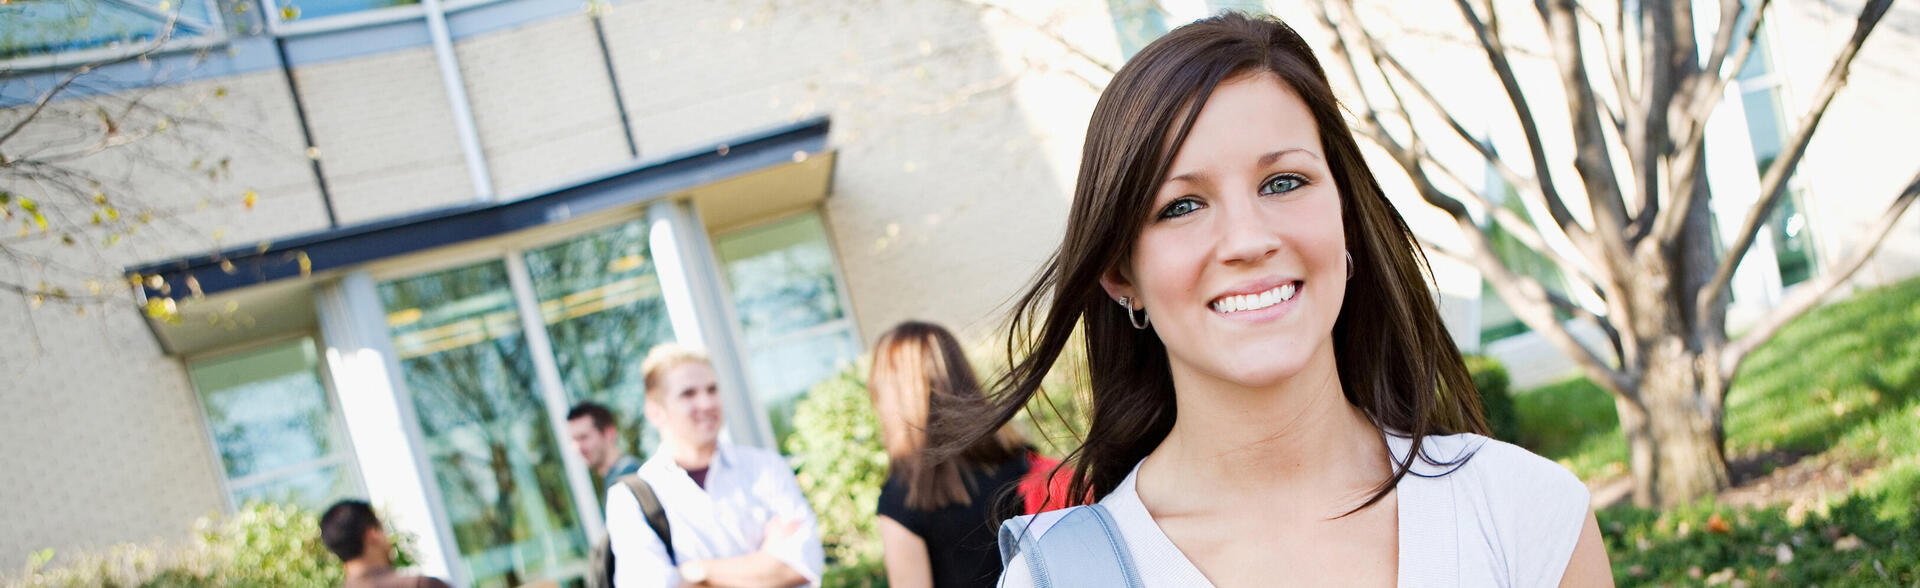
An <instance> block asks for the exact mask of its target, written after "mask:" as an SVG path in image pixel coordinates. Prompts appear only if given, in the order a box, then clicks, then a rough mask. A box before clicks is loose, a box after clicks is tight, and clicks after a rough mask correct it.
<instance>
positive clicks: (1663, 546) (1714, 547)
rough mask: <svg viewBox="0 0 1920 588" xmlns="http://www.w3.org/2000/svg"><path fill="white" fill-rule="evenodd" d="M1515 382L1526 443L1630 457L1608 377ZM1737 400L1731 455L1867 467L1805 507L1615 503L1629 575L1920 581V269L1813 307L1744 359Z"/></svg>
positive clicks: (1603, 462) (1597, 471) (1621, 560)
mask: <svg viewBox="0 0 1920 588" xmlns="http://www.w3.org/2000/svg"><path fill="white" fill-rule="evenodd" d="M1514 396H1515V397H1514V412H1515V414H1516V415H1517V420H1518V421H1519V424H1520V430H1521V433H1520V442H1521V444H1523V445H1526V446H1527V447H1529V448H1530V449H1533V450H1534V451H1536V452H1538V453H1540V454H1541V455H1545V456H1547V457H1550V458H1553V459H1555V460H1558V461H1559V462H1560V463H1562V464H1565V465H1566V466H1567V467H1568V468H1570V469H1572V470H1573V471H1574V473H1576V474H1579V475H1580V476H1581V477H1582V478H1583V479H1587V480H1597V479H1606V478H1612V477H1616V476H1619V475H1621V474H1623V473H1624V472H1625V471H1626V469H1625V459H1626V443H1625V441H1624V439H1623V438H1622V437H1621V434H1620V428H1619V423H1618V420H1617V419H1616V417H1615V415H1614V412H1613V401H1612V399H1611V398H1610V397H1609V396H1608V395H1607V393H1606V392H1605V391H1602V390H1601V389H1600V388H1598V387H1596V386H1594V385H1593V384H1592V383H1591V382H1588V381H1586V380H1584V379H1573V380H1569V381H1566V382H1562V383H1559V384H1554V385H1551V386H1546V387H1543V388H1538V389H1534V390H1528V391H1523V392H1519V393H1516V394H1515V395H1514ZM1727 402H1728V404H1727V421H1726V427H1727V450H1728V453H1729V455H1730V456H1733V457H1735V458H1739V457H1741V456H1749V455H1754V454H1756V453H1758V452H1763V451H1783V452H1788V453H1792V454H1796V455H1810V456H1812V457H1808V458H1807V459H1819V460H1823V462H1833V463H1852V464H1870V465H1871V468H1870V469H1868V470H1867V473H1866V474H1864V475H1861V476H1859V477H1858V478H1857V479H1855V480H1854V481H1853V482H1852V485H1851V489H1850V490H1849V491H1847V492H1845V493H1836V494H1834V495H1831V496H1824V497H1822V498H1821V499H1820V500H1819V501H1818V503H1817V504H1814V505H1812V506H1813V508H1810V509H1806V510H1807V511H1808V512H1806V513H1805V514H1800V513H1793V515H1792V516H1789V513H1788V509H1787V507H1786V505H1773V506H1767V507H1738V508H1735V507H1727V506H1723V505H1717V504H1713V503H1712V502H1711V501H1705V502H1702V503H1701V504H1697V505H1693V506H1690V507H1686V508H1681V509H1675V510H1673V511H1670V512H1665V513H1660V512H1651V511H1645V510H1639V509H1634V508H1630V507H1616V508H1612V509H1608V510H1606V511H1603V512H1601V513H1600V519H1601V525H1602V529H1603V530H1604V531H1605V535H1607V544H1608V552H1609V553H1610V554H1611V556H1612V557H1613V562H1614V574H1615V576H1616V579H1618V580H1619V581H1620V583H1621V584H1623V585H1636V584H1681V585H1687V584H1700V583H1703V582H1710V581H1711V580H1715V579H1721V580H1723V581H1727V580H1730V579H1735V578H1737V579H1740V580H1743V581H1744V582H1746V583H1750V584H1756V585H1768V584H1786V585H1808V584H1814V583H1819V584H1828V585H1833V584H1840V585H1858V584H1871V585H1898V586H1907V585H1920V523H1916V522H1915V521H1916V516H1920V508H1916V503H1920V279H1913V280H1908V281H1906V282H1902V283H1900V284H1895V285H1892V286H1888V287H1884V288H1879V289H1875V290H1871V291H1866V292H1861V293H1859V294H1857V295H1855V296H1854V297H1852V298H1850V299H1848V300H1846V301H1843V302H1840V303H1837V304H1833V305H1830V306H1827V307H1825V308H1821V309H1817V310H1815V311H1813V312H1810V313H1808V314H1807V315H1806V316H1804V317H1801V318H1800V320H1798V321H1796V322H1794V323H1793V324H1792V325H1789V326H1788V327H1787V328H1786V329H1784V330H1782V331H1781V332H1780V334H1779V335H1778V336H1776V337H1775V338H1774V339H1773V340H1772V341H1770V342H1769V343H1768V344H1767V345H1766V346H1764V347H1762V348H1761V349H1759V350H1757V351H1755V352H1754V354H1753V356H1751V357H1750V358H1749V359H1748V360H1747V362H1746V365H1744V366H1742V368H1741V370H1740V374H1739V376H1738V377H1737V378H1736V379H1735V381H1734V386H1733V391H1732V393H1731V395H1730V396H1729V397H1728V401H1727ZM1716 518H1717V519H1718V522H1714V519H1716ZM1716 573H1717V574H1720V575H1719V576H1717V577H1716V576H1715V574H1716ZM1728 576H1731V577H1732V578H1728Z"/></svg>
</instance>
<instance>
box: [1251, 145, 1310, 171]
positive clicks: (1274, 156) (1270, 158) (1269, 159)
mask: <svg viewBox="0 0 1920 588" xmlns="http://www.w3.org/2000/svg"><path fill="white" fill-rule="evenodd" d="M1289 153H1303V154H1306V155H1311V156H1313V158H1314V159H1321V157H1320V154H1318V153H1314V152H1312V151H1309V150H1307V148H1305V147H1288V148H1286V149H1281V150H1279V151H1275V152H1272V153H1268V154H1266V155H1262V156H1260V166H1261V167H1266V166H1269V165H1273V162H1275V161H1279V160H1280V158H1281V157H1285V156H1286V155H1287V154H1289Z"/></svg>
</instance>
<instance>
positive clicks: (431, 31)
mask: <svg viewBox="0 0 1920 588" xmlns="http://www.w3.org/2000/svg"><path fill="white" fill-rule="evenodd" d="M420 7H421V8H424V9H425V10H426V13H427V37H428V38H430V39H432V40H433V56H434V58H435V59H437V60H438V61H439V62H440V81H441V83H442V84H444V85H446V87H447V105H448V106H451V107H452V108H453V128H454V130H455V131H456V132H457V133H459V135H460V152H461V153H462V154H463V155H465V156H466V159H467V178H468V179H469V180H472V181H473V197H474V199H475V200H479V201H481V202H489V201H492V200H493V179H492V176H491V175H489V174H488V173H487V156H486V154H485V153H482V152H481V151H480V132H479V131H478V130H476V129H475V128H474V126H473V106H472V104H471V103H470V102H468V101H467V83H466V81H465V80H463V79H461V77H460V60H459V59H458V58H457V57H456V56H455V55H454V54H453V35H452V33H450V32H448V31H447V15H446V13H445V12H444V11H443V6H442V4H441V3H440V0H420Z"/></svg>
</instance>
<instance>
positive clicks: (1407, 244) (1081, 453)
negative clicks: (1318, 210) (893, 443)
mask: <svg viewBox="0 0 1920 588" xmlns="http://www.w3.org/2000/svg"><path fill="white" fill-rule="evenodd" d="M1258 72H1268V73H1272V74H1274V75H1276V76H1278V77H1279V79H1280V80H1281V81H1282V82H1284V83H1286V84H1287V85H1288V86H1290V87H1291V88H1292V89H1293V90H1294V91H1295V92H1297V93H1298V94H1299V95H1300V97H1301V99H1302V100H1303V101H1305V102H1306V105H1307V108H1308V109H1309V110H1310V111H1311V112H1312V114H1313V118H1314V122H1315V123H1316V124H1317V125H1318V127H1319V131H1320V140H1321V147H1322V148H1323V149H1324V151H1325V153H1326V156H1327V163H1328V166H1329V168H1331V171H1332V173H1333V175H1334V178H1335V183H1336V184H1337V185H1338V186H1339V188H1340V201H1341V215H1340V216H1341V222H1342V224H1343V225H1344V227H1345V234H1346V241H1347V243H1348V245H1347V247H1348V250H1349V253H1350V254H1351V255H1352V256H1353V270H1354V271H1353V277H1352V279H1351V280H1350V281H1349V283H1348V285H1347V288H1346V297H1345V299H1344V300H1343V301H1342V303H1341V309H1342V311H1341V313H1340V317H1339V318H1338V320H1337V321H1336V322H1335V323H1334V326H1333V344H1334V354H1335V357H1337V358H1338V361H1337V363H1338V364H1339V368H1338V370H1339V378H1340V384H1341V387H1342V388H1343V389H1344V391H1345V395H1346V399H1347V401H1348V402H1350V403H1352V404H1353V405H1354V406H1356V407H1359V408H1360V410H1361V411H1363V412H1364V413H1365V414H1366V416H1367V418H1368V419H1369V420H1371V421H1372V422H1373V424H1374V426H1375V427H1378V428H1380V429H1382V430H1384V431H1389V432H1392V433H1393V434H1396V435H1406V436H1409V437H1411V439H1412V447H1411V450H1410V451H1409V452H1408V453H1407V454H1406V455H1405V456H1402V457H1400V458H1399V459H1397V460H1396V462H1395V464H1394V468H1393V470H1394V473H1393V475H1392V477H1390V478H1389V479H1387V480H1385V481H1383V482H1381V484H1380V486H1378V487H1377V488H1376V490H1375V493H1374V494H1373V496H1372V497H1371V498H1369V499H1368V501H1367V502H1366V503H1365V504H1362V505H1361V506H1360V507H1359V508H1356V509H1355V511H1358V510H1360V509H1364V508H1366V507H1368V506H1371V505H1373V504H1374V503H1377V502H1378V501H1379V500H1380V499H1381V498H1382V497H1384V496H1386V493H1387V492H1389V491H1391V490H1392V488H1393V486H1394V485H1396V484H1398V483H1399V481H1400V479H1401V478H1402V477H1404V476H1405V475H1406V474H1407V472H1408V470H1409V468H1410V467H1411V466H1412V463H1413V459H1414V456H1415V455H1421V456H1422V459H1423V460H1426V461H1428V462H1431V463H1435V464H1457V463H1460V461H1461V460H1463V459H1465V457H1456V458H1454V459H1453V460H1451V461H1446V462H1439V461H1434V460H1433V459H1432V458H1430V457H1427V456H1425V455H1424V454H1423V453H1422V452H1421V439H1422V437H1425V436H1427V435H1435V434H1452V433H1461V432H1474V433H1481V434H1485V433H1486V424H1485V421H1484V419H1483V418H1482V417H1481V414H1480V400H1479V395H1478V394H1477V393H1476V392H1475V390H1474V387H1473V381H1472V379H1471V378H1470V377H1469V376H1468V373H1467V368H1466V365H1465V363H1464V361H1463V360H1462V359H1461V357H1460V352H1459V350H1458V349H1456V348H1455V347H1454V344H1453V340H1452V339H1451V338H1449V337H1448V335H1447V331H1446V327H1445V326H1444V325H1443V324H1442V323H1441V321H1440V313H1439V310H1438V309H1437V308H1436V307H1435V304H1434V299H1433V294H1432V291H1431V290H1430V289H1429V288H1428V286H1427V282H1426V281H1425V277H1424V275H1423V270H1424V269H1425V267H1426V263H1427V260H1426V256H1425V255H1424V254H1423V253H1422V252H1421V251H1420V248H1419V246H1418V245H1417V244H1416V243H1415V241H1414V238H1413V233H1412V232H1411V231H1410V230H1409V229H1408V228H1407V225H1406V222H1405V221H1404V220H1402V219H1401V217H1400V213H1399V212H1398V211H1396V210H1395V209H1394V207H1393V205H1392V204H1391V203H1390V202H1388V201H1387V198H1386V196H1385V195H1384V194H1383V193H1382V191H1381V189H1380V184H1379V182H1378V181H1376V180H1375V179H1374V176H1373V172H1372V170H1370V169H1369V168H1368V167H1367V162H1366V160H1365V159H1363V158H1362V157H1361V153H1360V147H1359V145H1358V144H1357V143H1356V142H1355V141H1354V138H1353V133H1352V131H1351V130H1349V129H1348V128H1347V125H1346V122H1345V120H1344V119H1342V118H1341V110H1340V105H1339V102H1338V100H1336V99H1335V98H1334V95H1333V90H1332V88H1331V87H1330V86H1329V85H1328V83H1327V77H1326V73H1325V71H1323V70H1322V69H1321V67H1320V63H1319V61H1318V59H1316V58H1315V57H1314V55H1313V50H1312V49H1311V48H1309V47H1308V46H1307V44H1306V42H1305V41H1303V40H1302V39H1301V38H1300V35H1299V34H1298V33H1296V32H1294V30H1293V29H1292V28H1290V27H1288V26H1287V25H1286V24H1285V23H1282V22H1280V21H1278V20H1275V19H1272V18H1268V17H1251V16H1247V15H1243V14H1239V13H1232V12H1229V13H1226V14H1222V15H1220V16H1216V17H1212V18H1208V19H1204V20H1200V21H1197V22H1194V23H1192V24H1188V25H1186V26H1182V27H1180V28H1179V29H1176V30H1174V31H1173V32H1170V33H1168V34H1167V35H1166V36H1164V37H1161V38H1160V39H1159V40H1156V41H1154V42H1153V43H1152V44H1150V45H1148V46H1147V47H1146V48H1145V49H1143V50H1141V51H1140V53H1139V54H1138V55H1136V56H1135V57H1134V58H1133V59H1132V60H1131V61H1129V62H1127V64H1126V66H1125V67H1122V68H1121V69H1120V71H1119V73H1117V74H1116V75H1115V76H1114V78H1113V81H1112V82H1111V83H1110V84H1109V85H1108V86H1107V89H1106V90H1105V91H1104V92H1103V93H1101V95H1100V100H1099V102H1098V103H1097V104H1095V106H1094V109H1093V118H1092V120H1091V121H1089V123H1088V127H1087V140H1086V144H1085V146H1084V148H1083V151H1082V156H1081V157H1082V159H1081V164H1080V174H1079V178H1078V182H1077V183H1076V185H1075V188H1074V195H1073V205H1072V209H1071V212H1070V214H1069V216H1068V218H1067V229H1066V235H1065V237H1064V238H1063V239H1062V240H1061V243H1060V248H1059V249H1058V250H1056V251H1055V252H1054V254H1053V256H1052V257H1051V258H1050V259H1049V260H1048V261H1047V263H1046V265H1045V266H1044V267H1043V268H1042V269H1041V271H1040V273H1039V274H1038V275H1037V276H1036V277H1035V278H1034V280H1033V282H1032V283H1031V284H1030V285H1029V286H1028V287H1027V289H1026V291H1025V293H1024V294H1023V295H1022V296H1021V297H1020V298H1019V299H1018V301H1017V303H1016V305H1015V306H1014V308H1013V313H1012V317H1011V321H1010V327H1009V336H1008V338H1007V354H1008V359H1009V364H1010V365H1012V366H1013V367H1012V368H1011V369H1010V370H1009V371H1008V372H1007V373H1006V374H1004V375H1003V376H1001V378H1000V379H999V380H997V381H996V382H995V385H994V389H995V391H996V393H995V397H994V398H995V402H994V404H993V405H992V406H991V408H990V409H989V411H988V412H987V413H985V414H983V415H981V416H980V417H979V418H976V419H972V420H970V421H965V422H967V423H969V424H971V425H972V427H971V429H969V430H968V431H966V434H964V435H958V436H956V437H954V439H953V444H954V446H956V447H958V446H964V445H966V444H969V443H972V442H973V440H974V439H979V438H982V437H984V436H986V435H988V434H990V433H991V432H992V431H994V430H995V429H996V428H998V427H999V426H1001V425H1002V424H1003V423H1006V422H1008V421H1009V420H1010V419H1012V418H1013V417H1014V416H1015V415H1016V414H1017V413H1018V412H1019V411H1020V410H1021V409H1022V408H1023V407H1025V406H1026V405H1027V402H1028V400H1029V399H1031V398H1032V397H1033V395H1034V394H1035V393H1036V392H1038V391H1039V390H1040V388H1041V382H1042V380H1043V379H1044V378H1045V377H1046V375H1047V372H1048V371H1049V370H1050V369H1052V367H1053V365H1054V363H1055V360H1057V359H1058V358H1059V357H1060V354H1061V352H1062V351H1063V350H1064V349H1065V348H1066V346H1067V345H1068V344H1069V341H1070V340H1071V339H1072V335H1073V332H1074V330H1075V328H1076V327H1079V328H1084V329H1085V337H1084V341H1085V345H1086V352H1087V361H1088V366H1087V367H1088V370H1087V371H1088V380H1089V381H1088V384H1089V386H1090V387H1091V388H1090V394H1089V395H1088V397H1089V399H1090V404H1091V407H1090V409H1091V410H1090V412H1091V415H1090V418H1089V422H1088V427H1087V432H1086V438H1085V439H1084V441H1083V444H1082V445H1081V446H1080V448H1079V449H1078V450H1077V451H1076V452H1075V454H1074V455H1072V456H1070V457H1069V460H1068V462H1067V463H1069V464H1071V465H1072V466H1073V469H1074V471H1073V483H1072V486H1071V490H1070V491H1069V497H1068V499H1069V500H1072V501H1076V502H1078V501H1081V500H1099V499H1100V498H1101V497H1104V496H1106V495H1107V494H1108V493H1109V492H1112V491H1113V489H1114V488H1115V487H1116V486H1118V485H1119V484H1120V482H1121V481H1122V480H1123V479H1125V478H1126V476H1127V473H1128V472H1130V471H1132V469H1133V467H1134V465H1135V464H1137V463H1139V462H1140V460H1142V459H1145V458H1146V456H1147V455H1148V454H1149V453H1151V452H1152V451H1153V450H1154V448H1155V447H1158V446H1159V445H1160V442H1161V441H1162V440H1164V439H1165V438H1166V436H1167V433H1168V431H1170V430H1172V428H1173V422H1174V418H1175V416H1176V415H1175V405H1174V387H1173V377H1172V373H1171V371H1170V369H1169V367H1168V360H1167V351H1166V348H1165V347H1164V345H1163V344H1162V343H1161V341H1160V338H1159V336H1158V335H1157V334H1156V333H1155V332H1154V331H1153V329H1151V328H1149V329H1145V330H1136V329H1134V328H1133V327H1132V326H1131V325H1130V324H1129V323H1128V319H1127V316H1126V314H1125V313H1124V311H1123V309H1121V308H1119V307H1118V306H1117V305H1115V304H1114V303H1113V301H1112V300H1109V299H1108V298H1107V295H1106V292H1105V291H1103V290H1102V289H1101V287H1100V284H1099V279H1100V276H1101V275H1102V274H1104V273H1105V272H1107V271H1109V270H1111V269H1113V268H1116V267H1121V266H1123V265H1124V264H1126V263H1128V259H1127V255H1128V252H1130V251H1132V248H1133V243H1134V240H1135V239H1136V238H1138V236H1139V234H1140V230H1141V227H1142V225H1144V224H1145V223H1146V220H1147V219H1148V218H1149V217H1150V216H1151V215H1150V214H1147V213H1146V212H1145V211H1147V210H1148V207H1150V206H1151V205H1152V201H1153V200H1152V199H1153V193H1154V192H1155V189H1156V187H1157V186H1159V185H1160V184H1161V183H1162V182H1164V181H1165V179H1166V174H1167V168H1168V167H1169V166H1171V165H1172V162H1173V158H1174V156H1175V154H1177V153H1178V152H1179V150H1180V146H1181V144H1182V143H1183V142H1184V141H1185V140H1186V137H1187V134H1188V132H1189V131H1190V130H1191V129H1192V127H1193V121H1194V119H1195V118H1197V117H1198V116H1199V113H1200V109H1201V107H1202V106H1203V105H1204V104H1205V103H1206V101H1207V98H1208V97H1209V96H1210V95H1212V93H1213V90H1214V88H1215V87H1216V86H1217V85H1219V84H1220V83H1221V82H1222V81H1223V80H1228V79H1231V78H1234V77H1235V76H1239V75H1243V74H1250V73H1258ZM1349 311H1352V312H1349ZM1036 323H1037V324H1036ZM939 449H941V450H950V449H949V448H939ZM1074 497H1079V498H1078V499H1075V498H1074Z"/></svg>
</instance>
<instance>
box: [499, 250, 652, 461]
mask: <svg viewBox="0 0 1920 588" xmlns="http://www.w3.org/2000/svg"><path fill="white" fill-rule="evenodd" d="M647 227H648V225H647V222H646V221H644V220H635V221H630V222H627V223H624V224H621V225H619V226H616V227H613V228H610V229H606V230H602V231H599V232H595V233H590V234H588V235H585V236H582V237H578V238H575V239H572V240H568V241H565V242H561V243H557V244H554V245H549V246H546V247H541V248H537V249H533V250H531V251H528V252H527V253H526V258H527V272H528V273H529V274H530V277H531V278H532V280H533V288H534V296H535V297H537V298H539V300H540V314H541V315H543V318H544V319H545V322H546V325H547V336H548V338H549V339H551V340H552V341H553V355H554V361H555V363H557V364H558V367H559V369H560V380H561V385H562V386H563V387H565V388H566V392H567V401H568V402H569V403H577V402H580V401H582V400H593V401H595V402H599V403H601V404H604V405H606V406H607V407H608V408H611V409H613V412H614V418H616V419H618V421H619V425H618V426H619V428H620V434H621V437H622V438H621V442H622V443H624V444H625V446H626V452H627V454H628V455H633V456H635V457H645V456H646V455H647V454H649V453H651V452H652V450H653V449H654V447H655V446H656V445H657V444H658V443H659V434H658V433H657V432H655V431H653V430H652V429H651V428H649V427H647V425H646V417H645V415H644V414H643V411H642V408H641V405H642V404H643V403H644V402H645V400H646V386H645V384H644V382H643V381H642V377H641V373H640V362H641V360H644V359H646V356H647V351H649V350H651V349H652V348H653V346H654V345H656V344H659V343H663V342H667V341H672V340H673V339H674V336H673V324H672V322H671V321H669V320H668V318H667V306H666V302H665V300H664V299H662V298H661V295H660V277H659V275H657V274H656V273H655V269H654V263H653V254H652V252H651V251H650V250H649V249H648V240H647Z"/></svg>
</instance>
